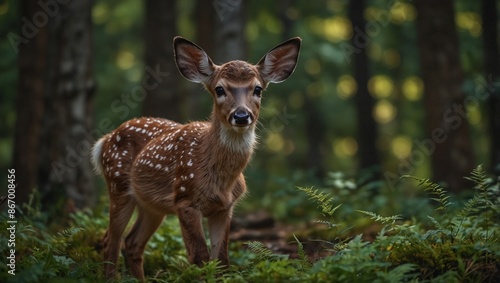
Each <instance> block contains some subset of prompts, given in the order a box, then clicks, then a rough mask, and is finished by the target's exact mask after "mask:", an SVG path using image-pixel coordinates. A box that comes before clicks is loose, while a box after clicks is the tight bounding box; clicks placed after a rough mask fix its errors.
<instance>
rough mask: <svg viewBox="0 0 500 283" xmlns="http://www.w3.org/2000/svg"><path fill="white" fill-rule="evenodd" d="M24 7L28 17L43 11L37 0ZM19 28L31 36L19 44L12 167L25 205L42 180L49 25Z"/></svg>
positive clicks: (19, 198)
mask: <svg viewBox="0 0 500 283" xmlns="http://www.w3.org/2000/svg"><path fill="white" fill-rule="evenodd" d="M20 10H21V17H20V18H26V19H33V15H34V14H35V13H36V12H39V11H42V9H41V7H40V6H39V5H38V4H37V2H36V1H29V0H23V1H21V5H20ZM19 30H20V35H19V36H20V37H22V38H27V39H28V40H27V41H20V42H18V45H17V46H16V47H17V48H18V50H19V57H18V58H19V79H18V93H17V101H16V108H17V111H16V113H17V119H16V129H15V136H14V153H13V157H12V163H13V164H12V167H13V169H15V170H16V182H17V189H16V191H17V192H16V203H17V204H18V205H19V206H20V207H21V204H22V203H25V202H27V201H28V197H29V194H30V193H31V192H32V191H33V190H34V189H36V186H37V182H38V179H37V177H38V160H39V159H38V152H39V149H40V147H39V141H40V139H39V137H40V131H41V126H42V116H43V113H44V93H45V87H46V75H47V69H46V67H47V65H46V64H47V26H46V25H43V26H41V27H40V28H37V29H32V28H28V25H24V26H21V28H20V29H19ZM34 34H36V35H34Z"/></svg>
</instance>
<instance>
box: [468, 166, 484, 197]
mask: <svg viewBox="0 0 500 283" xmlns="http://www.w3.org/2000/svg"><path fill="white" fill-rule="evenodd" d="M464 178H465V179H467V180H469V181H472V182H474V184H475V186H474V188H475V189H476V190H479V191H480V192H485V191H486V188H487V180H488V177H487V176H486V171H485V170H484V169H483V165H478V166H477V167H476V168H474V169H473V170H472V172H471V173H470V176H469V177H464Z"/></svg>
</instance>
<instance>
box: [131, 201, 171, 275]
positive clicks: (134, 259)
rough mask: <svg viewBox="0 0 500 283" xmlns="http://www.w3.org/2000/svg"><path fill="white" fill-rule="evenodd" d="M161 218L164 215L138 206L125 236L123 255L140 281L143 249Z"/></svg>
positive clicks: (142, 273)
mask: <svg viewBox="0 0 500 283" xmlns="http://www.w3.org/2000/svg"><path fill="white" fill-rule="evenodd" d="M163 219H165V215H162V214H157V213H154V212H150V211H147V210H145V209H143V208H141V207H140V206H138V214H137V220H136V221H135V223H134V226H133V227H132V229H131V230H130V232H129V233H128V235H127V237H126V238H125V249H124V250H123V251H122V253H123V256H124V257H125V261H126V263H127V266H128V268H129V270H130V273H132V275H133V276H135V277H137V278H138V279H139V280H140V281H144V269H143V255H144V249H145V247H146V244H147V242H148V241H149V239H150V238H151V236H152V235H153V233H154V232H155V231H156V230H157V229H158V227H159V226H160V224H161V223H162V222H163Z"/></svg>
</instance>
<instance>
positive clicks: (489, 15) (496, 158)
mask: <svg viewBox="0 0 500 283" xmlns="http://www.w3.org/2000/svg"><path fill="white" fill-rule="evenodd" d="M481 2H482V19H483V49H484V59H483V61H484V72H485V75H486V80H487V81H488V83H489V85H488V91H489V93H490V96H489V99H488V110H489V124H490V125H489V126H490V138H491V160H490V162H491V168H492V171H493V173H495V174H496V175H497V176H498V175H500V135H499V134H498V133H500V115H498V113H500V88H499V87H498V86H495V85H494V84H493V82H498V81H499V79H500V67H499V66H498V64H500V62H499V57H500V54H499V53H498V50H499V48H498V47H499V46H498V38H499V37H500V34H499V33H498V14H497V1H495V0H482V1H481ZM495 87H496V88H495Z"/></svg>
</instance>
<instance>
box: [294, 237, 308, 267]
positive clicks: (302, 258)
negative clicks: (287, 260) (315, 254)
mask: <svg viewBox="0 0 500 283" xmlns="http://www.w3.org/2000/svg"><path fill="white" fill-rule="evenodd" d="M293 238H294V239H295V242H297V255H298V257H299V260H300V261H301V262H302V263H303V264H304V265H306V266H307V267H310V266H311V262H310V261H309V257H307V254H306V252H305V251H304V245H303V244H302V243H301V242H300V241H299V239H297V236H295V234H293Z"/></svg>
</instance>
